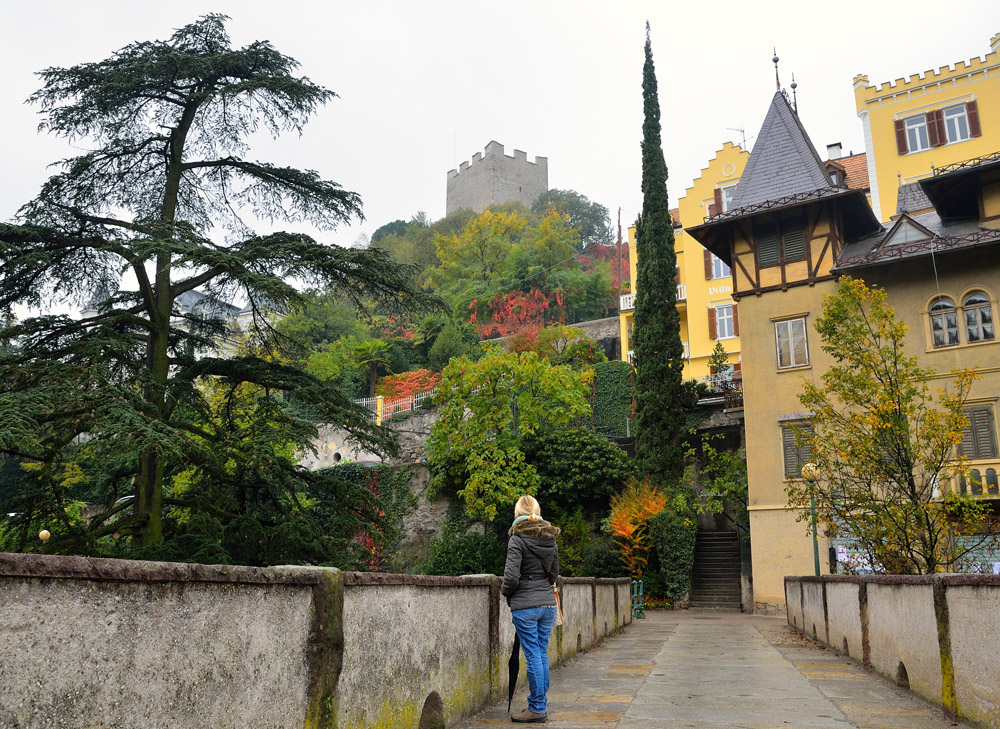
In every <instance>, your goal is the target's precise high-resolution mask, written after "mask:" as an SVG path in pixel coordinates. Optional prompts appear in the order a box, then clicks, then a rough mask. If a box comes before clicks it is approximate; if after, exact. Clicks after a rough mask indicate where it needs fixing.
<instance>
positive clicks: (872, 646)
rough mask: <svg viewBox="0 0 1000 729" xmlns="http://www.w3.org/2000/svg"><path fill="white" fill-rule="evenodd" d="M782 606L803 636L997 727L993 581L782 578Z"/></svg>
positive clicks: (999, 628)
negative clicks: (785, 608) (783, 599)
mask: <svg viewBox="0 0 1000 729" xmlns="http://www.w3.org/2000/svg"><path fill="white" fill-rule="evenodd" d="M785 604H786V606H787V611H788V623H789V624H790V625H792V626H794V627H795V628H798V629H799V630H801V631H802V632H803V633H805V634H806V635H808V636H810V637H812V638H814V639H815V640H818V641H820V642H821V643H825V644H826V645H828V646H830V647H831V648H833V649H834V650H836V651H838V652H841V653H843V654H845V655H848V656H850V657H851V658H853V659H855V660H857V661H859V662H860V663H861V664H862V665H863V666H865V668H870V669H874V670H875V671H877V672H878V673H881V674H882V675H884V676H887V677H888V678H890V679H892V680H894V681H896V682H897V683H898V684H900V685H901V686H905V687H906V688H909V689H911V690H912V691H914V692H916V693H918V694H920V695H921V696H923V697H924V698H925V699H928V700H930V701H932V702H934V703H936V704H938V705H939V706H941V707H942V708H943V709H944V711H945V714H946V715H948V716H950V717H951V718H953V719H954V718H956V717H962V718H966V719H971V720H972V721H974V722H976V723H977V725H980V726H986V727H993V728H994V729H1000V660H998V650H1000V648H998V646H1000V575H967V574H961V575H955V574H951V575H946V574H940V575H921V576H912V577H911V576H903V575H869V576H864V577H848V576H843V575H841V576H838V575H833V576H831V575H827V576H824V577H786V578H785Z"/></svg>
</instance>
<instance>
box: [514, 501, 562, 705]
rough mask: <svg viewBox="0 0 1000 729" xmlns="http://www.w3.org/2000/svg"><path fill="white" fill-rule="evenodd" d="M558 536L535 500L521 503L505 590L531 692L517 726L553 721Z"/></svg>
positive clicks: (515, 523) (516, 516)
mask: <svg viewBox="0 0 1000 729" xmlns="http://www.w3.org/2000/svg"><path fill="white" fill-rule="evenodd" d="M559 531H560V530H559V528H558V527H554V526H552V525H551V524H549V523H548V522H547V521H544V520H543V519H542V510H541V507H540V506H539V505H538V502H537V501H536V500H535V499H534V497H532V496H522V497H521V498H520V499H518V502H517V504H516V505H515V506H514V523H513V524H512V525H511V527H510V530H509V531H508V532H507V533H508V534H509V535H510V541H509V542H508V544H507V563H506V565H505V567H504V571H503V582H502V583H501V584H500V592H501V594H503V595H504V597H506V598H507V604H508V605H510V611H511V616H512V617H513V619H514V630H516V631H517V637H518V638H519V639H520V641H521V648H522V649H523V650H524V661H525V668H526V670H527V673H528V688H529V689H530V693H529V695H528V708H527V709H525V710H524V711H522V712H521V713H520V714H517V715H515V716H512V717H511V721H514V722H517V723H523V724H527V723H541V722H544V721H545V720H546V719H547V718H548V717H547V715H546V698H545V694H546V693H547V692H548V690H549V656H548V649H549V633H550V632H551V631H552V623H553V622H554V621H555V619H556V597H555V593H554V592H553V591H552V586H551V585H550V584H549V580H548V577H547V574H548V575H552V576H553V577H555V576H557V575H558V574H559V549H558V547H557V546H556V537H557V536H559Z"/></svg>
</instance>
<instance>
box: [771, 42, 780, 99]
mask: <svg viewBox="0 0 1000 729" xmlns="http://www.w3.org/2000/svg"><path fill="white" fill-rule="evenodd" d="M771 60H772V61H773V62H774V85H775V87H777V90H778V91H781V81H780V80H779V79H778V61H779V60H780V59H779V58H778V49H777V48H776V47H775V48H774V58H772V59H771Z"/></svg>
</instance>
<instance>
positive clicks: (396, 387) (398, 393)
mask: <svg viewBox="0 0 1000 729" xmlns="http://www.w3.org/2000/svg"><path fill="white" fill-rule="evenodd" d="M439 382H441V373H440V372H433V371H431V370H426V369H425V370H416V371H415V372H403V373H401V374H398V375H388V376H387V377H383V378H382V379H381V380H379V381H378V384H377V385H376V386H375V392H376V394H378V395H381V396H382V397H384V398H385V399H386V400H390V401H391V400H402V399H403V398H407V397H413V396H414V395H416V394H417V393H419V392H426V391H427V390H433V389H434V388H435V387H437V386H438V383H439Z"/></svg>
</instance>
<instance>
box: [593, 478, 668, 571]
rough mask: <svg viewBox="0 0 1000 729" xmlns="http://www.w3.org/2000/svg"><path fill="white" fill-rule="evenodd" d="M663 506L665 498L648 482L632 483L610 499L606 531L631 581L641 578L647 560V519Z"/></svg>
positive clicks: (648, 542) (648, 545) (648, 544)
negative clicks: (612, 540)
mask: <svg viewBox="0 0 1000 729" xmlns="http://www.w3.org/2000/svg"><path fill="white" fill-rule="evenodd" d="M666 505H667V495H666V494H665V493H663V492H662V491H661V490H660V489H658V488H656V487H655V486H653V485H652V484H651V483H650V482H649V481H646V480H643V481H633V482H632V483H630V484H629V485H628V486H626V487H625V490H624V491H622V492H621V493H619V494H616V495H615V496H612V497H611V515H610V516H609V517H608V521H607V526H606V530H607V531H608V533H610V534H611V536H612V538H613V539H614V541H615V543H616V544H617V545H618V547H619V549H620V550H621V555H622V561H623V562H624V563H625V566H626V567H627V568H628V571H629V574H631V575H632V577H633V579H636V580H638V579H641V578H642V573H643V572H644V571H645V569H646V563H647V562H648V561H649V550H650V548H651V544H650V541H649V530H648V527H649V520H650V519H652V518H653V517H654V516H655V515H656V514H658V513H659V512H660V511H662V510H663V508H664V507H665V506H666Z"/></svg>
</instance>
